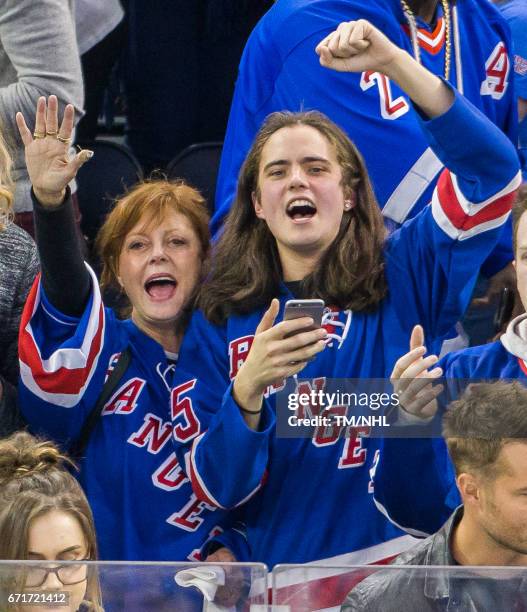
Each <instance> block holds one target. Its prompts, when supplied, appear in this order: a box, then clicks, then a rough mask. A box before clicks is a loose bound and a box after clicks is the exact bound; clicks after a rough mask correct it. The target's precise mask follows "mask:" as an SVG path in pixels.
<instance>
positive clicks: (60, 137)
mask: <svg viewBox="0 0 527 612" xmlns="http://www.w3.org/2000/svg"><path fill="white" fill-rule="evenodd" d="M57 140H60V142H63V143H64V144H70V142H71V138H64V137H63V136H58V135H57Z"/></svg>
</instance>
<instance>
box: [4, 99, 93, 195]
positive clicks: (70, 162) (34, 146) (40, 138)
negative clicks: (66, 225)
mask: <svg viewBox="0 0 527 612" xmlns="http://www.w3.org/2000/svg"><path fill="white" fill-rule="evenodd" d="M73 119H74V110H73V106H72V105H71V104H68V105H67V106H66V108H65V110H64V117H63V118H62V123H61V125H60V129H59V123H58V101H57V98H56V96H50V97H49V99H48V101H47V103H46V99H45V98H44V97H40V98H39V99H38V102H37V112H36V117H35V131H34V132H33V134H31V131H30V130H29V128H28V127H27V124H26V122H25V119H24V116H23V115H22V113H17V114H16V123H17V126H18V131H19V132H20V136H21V138H22V142H23V143H24V147H25V155H26V165H27V170H28V173H29V178H30V180H31V183H32V185H33V191H34V192H35V195H36V197H37V199H38V200H39V201H40V202H41V203H42V204H44V205H48V206H53V205H58V204H60V203H61V202H62V201H63V199H64V194H65V191H66V186H67V184H68V183H69V182H70V181H71V180H72V179H73V178H74V176H75V175H76V174H77V171H78V169H79V168H80V167H81V166H82V164H83V163H84V162H85V161H87V160H88V159H90V157H91V156H92V155H93V152H92V151H81V152H80V153H78V154H77V155H76V156H74V157H73V158H72V159H70V158H69V157H68V150H69V145H70V143H71V134H72V131H73Z"/></svg>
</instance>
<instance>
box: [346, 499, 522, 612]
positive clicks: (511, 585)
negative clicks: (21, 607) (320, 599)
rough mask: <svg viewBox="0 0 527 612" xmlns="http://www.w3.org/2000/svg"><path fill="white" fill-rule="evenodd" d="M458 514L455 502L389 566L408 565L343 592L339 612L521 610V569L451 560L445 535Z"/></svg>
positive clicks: (460, 514)
mask: <svg viewBox="0 0 527 612" xmlns="http://www.w3.org/2000/svg"><path fill="white" fill-rule="evenodd" d="M462 516H463V507H462V506H460V507H459V508H457V509H456V510H455V512H454V513H453V514H452V516H451V517H450V518H449V519H448V521H447V522H446V523H445V525H443V527H441V529H440V530H439V531H437V532H436V533H435V534H434V535H432V536H430V537H429V538H426V540H423V541H422V542H420V543H419V544H417V545H416V546H414V547H412V548H410V549H409V550H407V551H406V552H404V553H402V554H401V555H399V556H398V557H397V558H396V559H395V560H394V561H393V565H397V566H401V565H403V566H413V567H411V568H410V567H403V568H395V567H393V568H392V567H388V568H386V569H384V570H381V571H377V572H376V573H374V574H372V575H371V576H369V577H368V578H366V579H365V580H363V581H362V582H360V583H359V584H358V585H357V586H356V587H355V588H354V589H353V590H352V591H351V592H350V593H349V594H348V597H347V598H346V601H345V602H344V604H343V606H342V608H341V612H359V611H360V612H374V611H375V612H381V611H382V612H429V611H430V612H432V611H433V612H443V611H445V612H451V611H454V610H456V611H459V612H505V611H507V612H520V611H524V610H527V571H526V570H525V568H507V569H510V570H511V572H510V574H508V575H507V577H505V576H504V575H503V574H500V575H498V574H497V570H496V569H494V570H493V569H491V568H478V569H477V570H475V569H474V568H468V567H462V566H460V565H457V563H456V562H455V560H454V558H453V557H452V553H451V552H450V539H451V536H452V532H453V529H454V527H455V525H456V524H457V523H458V522H459V521H460V519H461V517H462ZM416 566H428V567H416ZM429 566H451V567H448V568H445V567H434V568H430V567H429ZM452 566H455V567H452ZM493 576H495V578H493Z"/></svg>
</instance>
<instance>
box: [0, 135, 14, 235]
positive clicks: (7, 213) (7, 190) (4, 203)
mask: <svg viewBox="0 0 527 612" xmlns="http://www.w3.org/2000/svg"><path fill="white" fill-rule="evenodd" d="M12 167H13V160H12V158H11V155H10V153H9V149H8V147H7V144H6V142H5V140H4V138H3V136H2V135H1V131H0V230H3V229H4V228H5V226H6V225H7V224H8V223H9V222H10V221H11V219H12V217H13V179H12V176H11V169H12Z"/></svg>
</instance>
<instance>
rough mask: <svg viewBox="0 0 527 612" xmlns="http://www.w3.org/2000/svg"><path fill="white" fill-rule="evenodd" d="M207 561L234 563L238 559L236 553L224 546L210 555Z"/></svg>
mask: <svg viewBox="0 0 527 612" xmlns="http://www.w3.org/2000/svg"><path fill="white" fill-rule="evenodd" d="M205 561H207V562H208V563H210V562H215V563H234V562H236V561H237V559H236V557H235V556H234V554H233V553H232V552H231V551H230V550H229V549H228V548H226V547H225V546H224V547H223V548H218V550H216V551H215V552H213V553H212V554H211V555H209V556H208V557H207V558H206V559H205Z"/></svg>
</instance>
